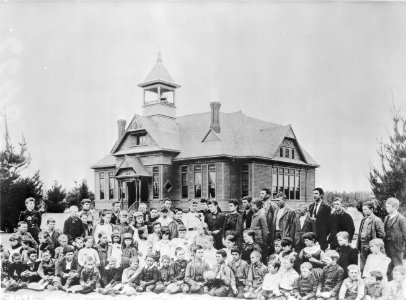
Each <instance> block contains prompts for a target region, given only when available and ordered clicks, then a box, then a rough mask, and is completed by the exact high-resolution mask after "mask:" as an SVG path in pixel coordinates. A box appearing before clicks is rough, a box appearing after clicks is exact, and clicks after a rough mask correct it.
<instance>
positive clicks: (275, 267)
mask: <svg viewBox="0 0 406 300" xmlns="http://www.w3.org/2000/svg"><path fill="white" fill-rule="evenodd" d="M280 267H281V263H280V261H279V259H278V258H277V257H275V258H274V259H270V260H269V261H268V273H267V274H265V277H264V282H263V283H262V295H261V296H260V299H261V300H267V299H271V298H272V297H273V296H276V295H280V292H279V287H278V285H279V274H278V271H279V269H280Z"/></svg>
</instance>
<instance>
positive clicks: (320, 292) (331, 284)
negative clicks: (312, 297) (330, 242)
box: [316, 250, 344, 300]
mask: <svg viewBox="0 0 406 300" xmlns="http://www.w3.org/2000/svg"><path fill="white" fill-rule="evenodd" d="M338 258H339V254H338V252H337V251H335V250H329V251H327V252H326V254H325V257H324V262H325V263H326V266H325V267H324V268H323V271H322V272H321V275H320V278H319V285H318V287H317V292H316V298H317V299H320V300H322V299H336V298H337V295H338V293H339V291H340V287H341V284H342V283H343V279H344V270H343V268H341V267H340V266H339V265H338V264H337V260H338Z"/></svg>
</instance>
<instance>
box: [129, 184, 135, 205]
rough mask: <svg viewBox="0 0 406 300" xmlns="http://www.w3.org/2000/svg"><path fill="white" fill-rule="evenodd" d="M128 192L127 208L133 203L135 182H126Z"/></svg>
mask: <svg viewBox="0 0 406 300" xmlns="http://www.w3.org/2000/svg"><path fill="white" fill-rule="evenodd" d="M127 190H128V207H130V206H131V205H132V204H133V203H134V202H135V197H136V193H135V180H134V181H129V182H127Z"/></svg>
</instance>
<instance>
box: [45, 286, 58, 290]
mask: <svg viewBox="0 0 406 300" xmlns="http://www.w3.org/2000/svg"><path fill="white" fill-rule="evenodd" d="M47 288H48V290H49V291H56V290H58V288H57V287H55V286H53V285H48V287H47Z"/></svg>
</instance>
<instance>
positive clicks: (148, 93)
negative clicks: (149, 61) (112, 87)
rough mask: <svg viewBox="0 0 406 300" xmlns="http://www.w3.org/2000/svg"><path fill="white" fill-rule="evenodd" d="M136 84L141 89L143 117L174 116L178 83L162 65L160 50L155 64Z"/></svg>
mask: <svg viewBox="0 0 406 300" xmlns="http://www.w3.org/2000/svg"><path fill="white" fill-rule="evenodd" d="M138 86H139V87H141V88H142V89H143V104H144V105H143V109H144V112H143V116H144V117H152V116H163V117H168V118H176V89H177V88H180V85H178V84H177V83H175V81H174V80H173V78H172V76H171V75H170V74H169V72H168V70H167V69H166V68H165V66H164V65H163V63H162V56H161V53H160V52H159V53H158V58H157V61H156V63H155V66H154V67H153V68H152V70H151V71H150V72H149V74H148V75H147V77H146V78H145V80H144V82H142V83H140V84H139V85H138Z"/></svg>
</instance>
